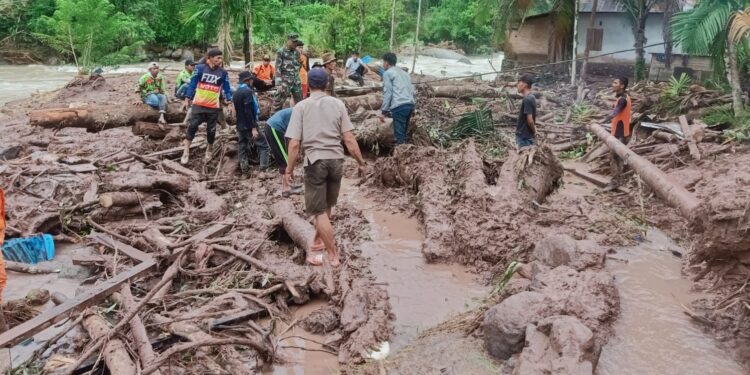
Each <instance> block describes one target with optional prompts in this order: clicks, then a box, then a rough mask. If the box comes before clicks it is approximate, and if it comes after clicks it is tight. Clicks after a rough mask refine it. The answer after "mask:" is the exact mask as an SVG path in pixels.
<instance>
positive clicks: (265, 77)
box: [253, 55, 276, 92]
mask: <svg viewBox="0 0 750 375" xmlns="http://www.w3.org/2000/svg"><path fill="white" fill-rule="evenodd" d="M253 74H254V75H255V77H254V79H253V87H254V88H255V90H257V91H258V92H264V91H268V90H270V89H271V88H273V87H274V82H273V79H274V76H276V69H275V68H274V67H273V65H271V56H268V55H265V56H263V62H262V63H261V64H260V65H256V66H255V68H253Z"/></svg>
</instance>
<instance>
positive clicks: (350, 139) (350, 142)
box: [344, 132, 365, 166]
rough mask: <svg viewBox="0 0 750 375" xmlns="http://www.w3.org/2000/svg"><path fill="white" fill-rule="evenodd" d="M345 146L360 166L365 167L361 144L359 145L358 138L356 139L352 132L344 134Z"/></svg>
mask: <svg viewBox="0 0 750 375" xmlns="http://www.w3.org/2000/svg"><path fill="white" fill-rule="evenodd" d="M344 145H346V149H347V150H349V153H350V154H352V156H353V157H354V159H355V160H357V163H358V164H359V165H360V166H363V165H365V158H363V157H362V152H361V151H360V150H359V144H357V138H355V137H354V134H352V132H344Z"/></svg>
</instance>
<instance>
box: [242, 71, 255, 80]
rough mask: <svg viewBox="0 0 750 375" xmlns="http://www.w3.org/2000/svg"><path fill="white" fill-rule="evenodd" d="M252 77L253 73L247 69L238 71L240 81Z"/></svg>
mask: <svg viewBox="0 0 750 375" xmlns="http://www.w3.org/2000/svg"><path fill="white" fill-rule="evenodd" d="M252 78H253V74H252V73H250V72H248V71H247V70H246V71H244V72H240V82H245V81H247V80H249V79H252Z"/></svg>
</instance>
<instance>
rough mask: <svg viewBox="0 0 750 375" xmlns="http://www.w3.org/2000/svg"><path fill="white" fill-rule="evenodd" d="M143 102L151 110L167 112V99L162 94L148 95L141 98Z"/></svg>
mask: <svg viewBox="0 0 750 375" xmlns="http://www.w3.org/2000/svg"><path fill="white" fill-rule="evenodd" d="M143 102H144V103H146V104H148V105H150V106H151V108H154V109H158V110H159V112H161V113H166V112H167V97H166V96H165V95H164V94H154V93H151V94H148V95H146V97H145V98H143Z"/></svg>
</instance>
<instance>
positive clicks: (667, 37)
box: [594, 0, 678, 70]
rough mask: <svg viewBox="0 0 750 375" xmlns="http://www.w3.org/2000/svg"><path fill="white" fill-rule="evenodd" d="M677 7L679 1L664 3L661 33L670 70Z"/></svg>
mask: <svg viewBox="0 0 750 375" xmlns="http://www.w3.org/2000/svg"><path fill="white" fill-rule="evenodd" d="M594 1H596V0H594ZM677 6H678V5H677V0H665V1H664V25H663V28H662V32H661V33H662V38H663V39H664V41H665V42H666V43H665V44H664V58H665V60H664V66H665V67H666V68H667V69H668V70H672V47H673V45H674V43H672V15H673V14H674V12H675V10H677V9H678V8H677Z"/></svg>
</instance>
